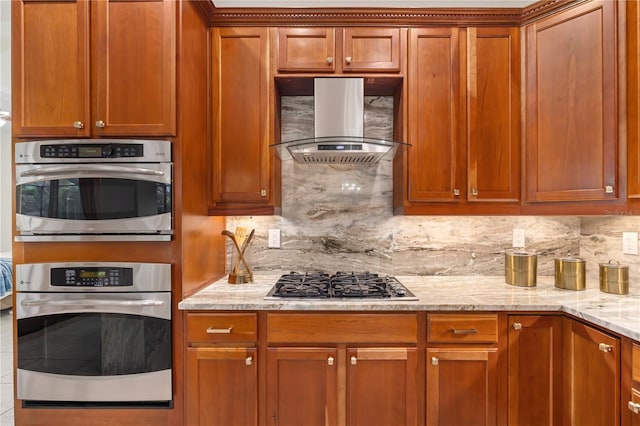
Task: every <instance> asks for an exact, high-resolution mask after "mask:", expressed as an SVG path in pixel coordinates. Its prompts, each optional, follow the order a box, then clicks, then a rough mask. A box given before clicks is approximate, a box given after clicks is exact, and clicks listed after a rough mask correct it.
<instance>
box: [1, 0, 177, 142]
mask: <svg viewBox="0 0 640 426" xmlns="http://www.w3.org/2000/svg"><path fill="white" fill-rule="evenodd" d="M13 10H14V14H15V15H16V16H17V19H15V20H14V23H15V24H16V28H15V29H14V31H13V34H14V37H13V62H14V64H15V67H14V72H15V73H16V77H15V79H14V81H15V85H14V90H15V93H16V96H15V100H14V104H13V111H14V112H13V121H14V126H13V132H14V135H15V136H51V137H56V136H59V137H89V136H116V135H129V136H160V135H169V136H170V135H175V132H176V106H175V105H176V89H175V88H176V76H175V68H176V53H175V44H176V40H175V39H176V35H175V33H176V28H175V26H176V23H175V16H176V3H175V2H174V1H172V0H155V1H144V2H141V1H99V2H93V1H88V0H76V1H51V2H48V1H47V2H43V1H31V0H24V1H16V2H13Z"/></svg>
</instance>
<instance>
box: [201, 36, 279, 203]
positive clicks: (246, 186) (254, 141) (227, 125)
mask: <svg viewBox="0 0 640 426" xmlns="http://www.w3.org/2000/svg"><path fill="white" fill-rule="evenodd" d="M267 42H268V29H267V28H214V29H213V30H212V43H211V45H212V46H211V47H212V62H213V67H212V73H213V80H212V114H213V121H212V123H213V125H212V131H213V135H212V143H213V149H212V152H211V155H212V157H211V164H212V166H211V168H212V170H211V173H212V182H211V188H212V199H211V208H210V213H213V214H252V213H256V212H255V211H252V209H254V210H256V209H259V208H262V207H264V206H269V202H270V199H271V195H270V192H271V191H270V181H269V178H270V156H269V154H270V153H269V143H270V140H271V138H270V128H271V127H270V124H269V123H270V122H271V114H270V111H271V108H270V107H269V105H270V93H271V89H270V85H271V79H270V74H269V61H268V44H267ZM243 208H244V209H245V210H242V209H243ZM266 213H269V212H266ZM271 214H273V211H271Z"/></svg>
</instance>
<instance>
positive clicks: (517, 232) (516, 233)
mask: <svg viewBox="0 0 640 426" xmlns="http://www.w3.org/2000/svg"><path fill="white" fill-rule="evenodd" d="M513 248H524V229H521V228H516V229H514V230H513Z"/></svg>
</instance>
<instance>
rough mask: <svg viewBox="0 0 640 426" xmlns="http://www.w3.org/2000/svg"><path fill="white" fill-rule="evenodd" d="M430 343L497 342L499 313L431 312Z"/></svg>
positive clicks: (429, 325)
mask: <svg viewBox="0 0 640 426" xmlns="http://www.w3.org/2000/svg"><path fill="white" fill-rule="evenodd" d="M427 318H428V319H427V341H428V342H429V343H497V341H498V315H497V314H468V315H465V314H430V315H429V316H428V317H427Z"/></svg>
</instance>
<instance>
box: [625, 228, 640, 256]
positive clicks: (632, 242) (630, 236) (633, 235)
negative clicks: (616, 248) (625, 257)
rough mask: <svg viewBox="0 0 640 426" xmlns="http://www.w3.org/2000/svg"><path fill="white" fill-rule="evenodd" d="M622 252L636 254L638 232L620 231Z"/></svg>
mask: <svg viewBox="0 0 640 426" xmlns="http://www.w3.org/2000/svg"><path fill="white" fill-rule="evenodd" d="M622 253H623V254H635V255H637V254H638V233H637V232H623V233H622Z"/></svg>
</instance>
